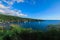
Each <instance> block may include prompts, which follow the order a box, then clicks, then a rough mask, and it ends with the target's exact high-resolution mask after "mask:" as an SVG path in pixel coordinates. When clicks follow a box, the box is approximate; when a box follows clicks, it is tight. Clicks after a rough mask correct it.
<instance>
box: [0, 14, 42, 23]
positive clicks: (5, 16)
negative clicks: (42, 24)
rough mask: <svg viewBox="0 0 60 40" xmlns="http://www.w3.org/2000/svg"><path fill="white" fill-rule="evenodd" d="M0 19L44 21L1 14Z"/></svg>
mask: <svg viewBox="0 0 60 40" xmlns="http://www.w3.org/2000/svg"><path fill="white" fill-rule="evenodd" d="M0 21H10V22H11V21H21V22H22V21H42V20H38V19H31V18H22V17H17V16H10V15H3V14H0Z"/></svg>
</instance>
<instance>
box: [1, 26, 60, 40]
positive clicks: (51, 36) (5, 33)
mask: <svg viewBox="0 0 60 40" xmlns="http://www.w3.org/2000/svg"><path fill="white" fill-rule="evenodd" d="M55 26H56V25H55ZM49 27H51V28H50V29H49V28H48V31H46V32H43V31H40V30H39V31H37V30H32V29H31V28H28V29H25V28H21V27H19V26H18V25H11V29H10V30H0V40H60V29H59V30H57V29H56V27H54V25H50V26H49Z"/></svg>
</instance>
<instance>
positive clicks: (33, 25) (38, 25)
mask: <svg viewBox="0 0 60 40" xmlns="http://www.w3.org/2000/svg"><path fill="white" fill-rule="evenodd" d="M15 24H18V25H20V26H21V27H24V28H32V29H34V30H46V28H47V26H48V25H50V24H60V20H44V21H41V22H19V23H17V22H15Z"/></svg>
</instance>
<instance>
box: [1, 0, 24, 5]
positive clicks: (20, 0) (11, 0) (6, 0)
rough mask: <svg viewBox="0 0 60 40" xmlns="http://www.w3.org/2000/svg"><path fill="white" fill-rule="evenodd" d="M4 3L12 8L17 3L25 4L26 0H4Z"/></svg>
mask: <svg viewBox="0 0 60 40" xmlns="http://www.w3.org/2000/svg"><path fill="white" fill-rule="evenodd" d="M2 1H3V2H5V3H7V4H8V5H9V6H12V5H13V4H14V3H15V2H17V3H20V2H24V0H2Z"/></svg>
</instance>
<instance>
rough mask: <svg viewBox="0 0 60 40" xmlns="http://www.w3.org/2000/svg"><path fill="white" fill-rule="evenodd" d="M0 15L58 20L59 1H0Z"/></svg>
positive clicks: (59, 15)
mask: <svg viewBox="0 0 60 40" xmlns="http://www.w3.org/2000/svg"><path fill="white" fill-rule="evenodd" d="M0 13H2V14H6V15H12V16H19V17H26V18H34V19H43V20H60V0H0Z"/></svg>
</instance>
